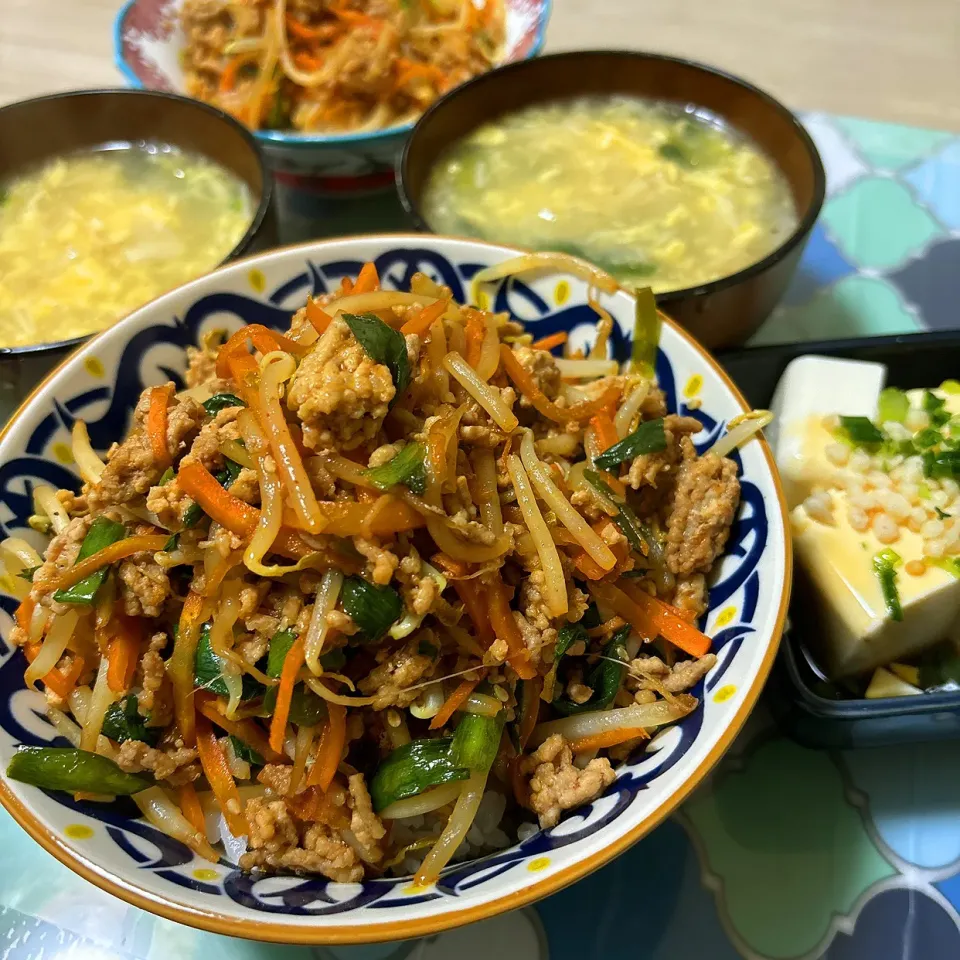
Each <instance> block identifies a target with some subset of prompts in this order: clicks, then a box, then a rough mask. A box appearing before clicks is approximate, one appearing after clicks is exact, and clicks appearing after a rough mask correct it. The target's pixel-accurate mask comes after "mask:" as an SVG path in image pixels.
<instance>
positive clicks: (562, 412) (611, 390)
mask: <svg viewBox="0 0 960 960" xmlns="http://www.w3.org/2000/svg"><path fill="white" fill-rule="evenodd" d="M500 359H501V361H502V363H503V367H504V369H505V370H506V371H507V376H509V377H510V379H511V380H512V381H513V382H514V384H515V385H516V387H517V389H518V390H519V391H520V392H521V393H522V394H523V395H524V396H525V397H526V398H527V399H528V400H529V401H530V402H531V403H532V404H533V405H534V407H535V408H536V409H537V411H538V412H539V413H541V414H542V415H543V416H545V417H546V418H547V419H548V420H553V421H554V423H568V422H570V421H571V420H578V421H579V420H589V419H590V417H592V416H593V415H594V414H596V413H599V412H600V411H601V410H605V409H606V408H607V407H609V406H610V405H611V404H614V403H616V402H617V399H618V398H619V396H620V387H619V386H617V385H616V384H611V386H609V387H608V388H607V389H606V390H605V391H604V392H603V393H602V394H601V395H600V396H599V397H597V398H596V399H595V400H584V401H583V403H575V404H574V405H573V406H572V407H558V406H557V405H556V404H555V403H554V402H553V401H552V400H550V399H549V398H548V397H547V395H546V394H545V393H544V392H543V391H542V390H541V389H540V388H539V387H538V386H537V384H536V382H535V381H534V379H533V377H532V376H531V375H530V371H529V370H527V369H526V368H525V367H524V366H523V364H522V363H520V361H519V360H518V359H517V358H516V356H515V355H514V353H513V351H512V350H511V349H510V347H509V346H508V345H507V344H505V343H502V344H500Z"/></svg>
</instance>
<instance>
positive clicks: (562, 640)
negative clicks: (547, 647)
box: [553, 621, 590, 664]
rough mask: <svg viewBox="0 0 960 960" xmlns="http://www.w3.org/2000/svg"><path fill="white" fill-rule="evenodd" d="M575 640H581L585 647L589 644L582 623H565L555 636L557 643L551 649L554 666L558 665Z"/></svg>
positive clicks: (588, 638) (587, 635)
mask: <svg viewBox="0 0 960 960" xmlns="http://www.w3.org/2000/svg"><path fill="white" fill-rule="evenodd" d="M577 640H582V641H583V642H584V644H585V645H586V646H589V644H590V636H589V634H588V633H587V631H586V629H584V626H583V624H582V622H579V621H578V622H577V623H565V624H564V625H563V626H562V627H561V628H560V632H559V633H558V634H557V643H556V646H555V647H554V648H553V662H554V664H558V663H560V661H561V660H562V659H563V657H565V656H566V653H567V651H568V650H569V649H570V648H571V647H572V646H573V645H574V643H576V642H577Z"/></svg>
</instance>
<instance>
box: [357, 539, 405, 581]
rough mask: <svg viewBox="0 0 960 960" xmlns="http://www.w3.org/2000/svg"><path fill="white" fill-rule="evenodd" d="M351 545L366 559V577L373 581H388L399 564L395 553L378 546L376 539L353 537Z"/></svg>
mask: <svg viewBox="0 0 960 960" xmlns="http://www.w3.org/2000/svg"><path fill="white" fill-rule="evenodd" d="M353 545H354V546H355V547H356V548H357V550H358V552H359V553H361V554H362V555H363V556H364V557H366V559H367V570H366V574H367V577H368V578H369V579H370V580H372V581H373V582H374V583H379V584H384V583H389V582H390V579H391V577H393V572H394V571H395V570H396V569H397V567H398V566H399V564H400V560H399V559H398V558H397V556H396V554H393V553H391V552H390V551H389V550H388V549H387V548H386V547H382V546H380V544H379V543H378V542H377V541H376V540H367V539H366V538H364V537H354V538H353Z"/></svg>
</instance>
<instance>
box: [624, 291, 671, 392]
mask: <svg viewBox="0 0 960 960" xmlns="http://www.w3.org/2000/svg"><path fill="white" fill-rule="evenodd" d="M634 296H635V297H636V306H635V307H634V314H633V345H632V347H631V348H630V370H631V372H632V373H640V374H643V376H645V377H651V378H652V377H653V374H654V370H655V369H656V365H657V348H658V347H659V346H660V328H661V326H662V324H663V321H662V320H661V319H660V313H659V311H658V310H657V301H656V299H655V298H654V296H653V290H651V289H650V287H640V288H639V289H637V290H636V291H635V292H634Z"/></svg>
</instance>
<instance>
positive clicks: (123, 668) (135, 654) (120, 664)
mask: <svg viewBox="0 0 960 960" xmlns="http://www.w3.org/2000/svg"><path fill="white" fill-rule="evenodd" d="M113 620H114V622H115V623H116V624H118V625H119V630H117V631H116V633H115V634H114V637H113V640H111V641H110V646H109V647H108V648H107V686H108V687H109V688H110V689H111V690H112V691H113V692H114V693H126V692H127V691H128V690H129V689H130V687H131V686H132V684H133V677H134V674H135V673H136V671H137V660H138V659H139V657H140V641H141V639H142V633H141V629H142V628H141V624H142V621H141V620H140V619H138V618H137V617H126V616H122V615H121V616H119V617H118V616H117V615H116V614H114V618H113Z"/></svg>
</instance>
